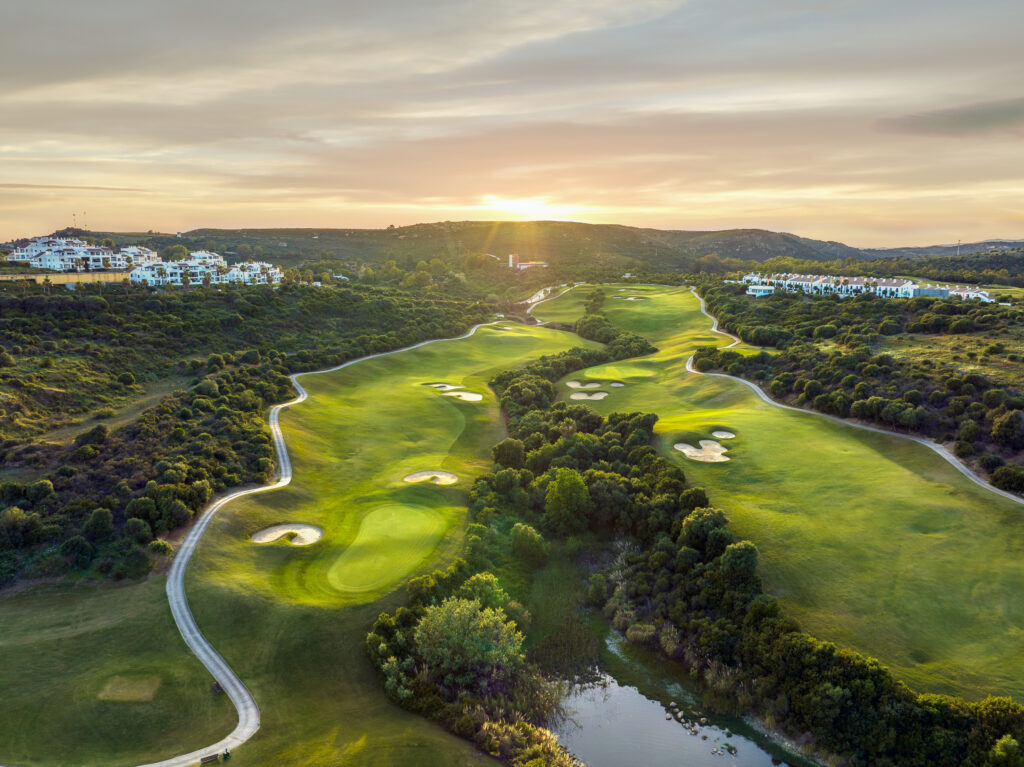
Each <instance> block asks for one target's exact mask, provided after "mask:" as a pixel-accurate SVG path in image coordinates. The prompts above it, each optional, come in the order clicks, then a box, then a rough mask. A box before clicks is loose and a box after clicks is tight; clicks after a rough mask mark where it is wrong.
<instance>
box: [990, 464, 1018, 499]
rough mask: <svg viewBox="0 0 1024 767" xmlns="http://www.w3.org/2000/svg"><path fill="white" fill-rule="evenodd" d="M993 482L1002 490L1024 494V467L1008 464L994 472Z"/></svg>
mask: <svg viewBox="0 0 1024 767" xmlns="http://www.w3.org/2000/svg"><path fill="white" fill-rule="evenodd" d="M991 482H992V484H993V485H995V486H996V487H998V488H999V489H1000V490H1009V491H1010V492H1011V493H1020V492H1024V466H1017V465H1015V464H1006V465H1005V466H1000V467H999V468H998V469H996V470H995V471H993V472H992V478H991Z"/></svg>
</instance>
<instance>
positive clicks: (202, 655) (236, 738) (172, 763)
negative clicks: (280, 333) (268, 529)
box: [140, 323, 494, 767]
mask: <svg viewBox="0 0 1024 767" xmlns="http://www.w3.org/2000/svg"><path fill="white" fill-rule="evenodd" d="M488 324H494V323H481V324H479V325H474V326H473V327H472V328H470V330H469V331H468V332H467V333H464V334H463V335H461V336H456V337H455V338H432V339H430V340H428V341H421V342H420V343H418V344H413V345H412V346H406V347H404V348H402V349H394V350H393V351H389V352H380V353H378V354H370V355H367V356H366V357H359V358H358V359H354V360H349V361H348V362H344V363H342V364H341V365H336V366H334V367H331V368H325V369H324V370H311V371H308V372H305V373H294V374H293V375H292V376H291V380H292V386H293V387H294V388H295V391H296V392H297V393H298V396H297V397H296V398H295V399H293V400H290V401H288V402H284V403H282V404H280V405H274V406H273V407H272V408H271V409H270V432H271V434H272V436H273V438H274V447H275V449H276V450H277V462H278V466H279V467H280V478H279V479H278V480H277V482H275V483H274V484H272V485H262V486H260V487H255V488H249V489H246V490H237V491H235V492H233V493H230V494H228V495H226V496H224V497H223V498H220V499H219V500H216V501H214V502H213V503H211V504H210V505H209V506H208V507H207V508H206V509H204V510H203V511H202V512H201V513H200V514H199V516H198V517H197V518H196V521H195V523H194V524H193V525H192V527H191V528H190V529H189V531H188V534H187V535H186V536H185V540H184V541H182V544H181V546H180V547H179V548H178V551H177V552H176V554H175V557H174V562H173V563H172V564H171V569H170V571H169V572H168V574H167V601H168V602H169V603H170V606H171V614H172V615H173V616H174V622H175V624H177V626H178V631H180V632H181V636H182V639H184V640H185V644H186V645H188V648H189V649H190V650H191V651H192V652H193V653H194V654H195V656H196V657H197V658H198V659H199V661H200V662H201V663H202V664H203V665H204V666H206V668H207V670H208V671H209V672H210V673H211V674H212V675H213V678H214V679H215V680H216V681H217V683H218V684H220V686H221V687H222V688H223V689H224V692H226V693H227V695H228V697H229V698H230V699H231V703H232V705H234V707H235V710H236V711H237V712H238V724H237V725H235V729H234V730H232V731H231V733H230V734H229V735H227V736H226V737H224V738H222V739H221V740H219V741H217V742H216V743H213V744H211V745H209V746H206V747H205V748H200V749H196V750H195V751H191V752H189V753H187V754H181V755H180V756H174V757H171V758H170V759H164V760H163V761H160V762H149V763H147V764H145V765H140V767H194V765H196V764H198V763H199V760H200V759H201V758H202V757H204V756H210V755H213V754H220V753H223V752H224V751H225V750H229V751H230V750H231V749H234V748H237V747H238V746H240V745H242V744H243V743H245V742H246V741H247V740H249V738H251V737H252V736H253V735H255V734H256V731H257V730H259V728H260V709H259V706H258V705H257V704H256V699H255V698H254V697H253V696H252V693H251V692H249V689H248V688H247V687H246V686H245V683H244V682H242V680H241V679H239V678H238V674H236V673H235V672H234V671H233V670H232V668H231V666H229V665H228V664H227V662H226V661H225V660H224V658H222V657H221V655H220V653H218V652H217V650H216V649H215V648H214V647H213V645H212V644H210V641H209V640H208V639H207V638H206V637H205V636H204V635H203V632H202V631H200V629H199V626H198V625H197V624H196V619H195V617H194V616H193V615H192V610H191V609H190V608H189V606H188V598H187V597H186V596H185V569H186V568H187V567H188V563H189V560H190V559H191V558H192V554H193V553H195V550H196V546H197V545H198V544H199V540H200V539H201V538H202V537H203V533H204V532H206V528H207V527H208V526H209V524H210V520H212V519H213V516H214V515H215V514H216V513H217V512H218V511H219V510H220V509H221V508H223V507H224V506H226V505H227V504H228V503H230V502H231V501H234V500H236V499H238V498H241V497H242V496H246V495H253V494H255V493H267V492H270V491H271V490H277V489H278V488H281V487H284V486H285V485H287V484H288V483H289V482H291V481H292V463H291V460H290V459H289V457H288V448H287V446H286V445H285V441H284V434H283V433H282V432H281V425H280V415H281V411H282V410H284V409H285V408H287V407H290V406H291V405H298V404H299V403H300V402H303V401H304V400H305V399H306V397H307V396H308V395H307V394H306V390H305V389H303V388H302V385H301V384H300V383H299V378H300V377H301V376H307V375H318V374H320V373H333V372H334V371H336V370H341V369H342V368H347V367H349V366H350V365H355V364H357V363H359V362H365V361H366V360H372V359H376V358H378V357H387V356H390V355H392V354H401V353H402V352H407V351H411V350H413V349H419V348H420V347H421V346H426V345H427V344H433V343H440V342H443V341H461V340H462V339H464V338H469V337H470V336H472V335H473V334H474V333H476V331H477V330H479V329H480V328H482V327H484V326H485V325H488Z"/></svg>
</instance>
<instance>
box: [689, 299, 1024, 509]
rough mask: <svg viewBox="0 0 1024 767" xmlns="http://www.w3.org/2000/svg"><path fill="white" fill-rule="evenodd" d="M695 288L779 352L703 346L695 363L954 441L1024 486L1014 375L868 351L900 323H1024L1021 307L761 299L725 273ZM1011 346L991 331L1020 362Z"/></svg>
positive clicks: (736, 326) (931, 326) (957, 326)
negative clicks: (722, 279)
mask: <svg viewBox="0 0 1024 767" xmlns="http://www.w3.org/2000/svg"><path fill="white" fill-rule="evenodd" d="M699 290H700V292H701V293H702V294H703V296H704V298H705V300H706V301H707V306H708V309H709V311H710V312H711V313H712V314H714V315H715V316H716V317H717V318H718V320H719V323H720V324H721V327H722V328H723V329H725V330H727V331H729V332H731V333H735V334H736V335H738V336H739V337H740V338H742V339H743V340H744V341H746V342H747V343H751V344H755V345H758V346H772V347H775V348H776V349H778V352H777V353H769V352H767V351H762V352H760V353H758V354H754V355H744V354H741V353H739V352H737V351H735V350H732V349H718V348H715V347H703V348H700V349H698V350H697V352H696V353H695V355H694V366H695V367H696V368H697V369H698V370H701V371H708V370H722V371H724V372H727V373H729V374H730V375H735V376H741V377H744V378H748V379H750V380H752V381H755V382H758V383H760V384H761V385H763V386H764V388H765V389H766V390H767V391H768V392H769V393H770V394H771V395H772V396H773V397H775V398H777V399H779V400H781V401H784V402H790V403H792V404H794V405H796V406H797V407H809V408H813V409H815V410H818V411H820V412H823V413H829V414H831V415H836V416H839V417H840V418H855V419H858V420H862V421H866V422H869V423H874V424H878V425H880V426H883V427H885V428H889V429H894V430H898V431H904V432H908V433H912V434H918V435H921V436H925V437H930V438H932V439H935V440H937V441H939V442H944V443H948V444H950V445H951V447H952V449H953V451H954V452H955V453H956V455H957V456H958V457H960V458H961V459H963V460H966V461H969V462H971V463H972V465H973V466H975V467H976V468H977V469H979V470H981V471H983V472H986V473H987V474H988V476H989V479H990V481H991V482H992V484H993V485H995V486H996V487H999V488H1001V489H1004V490H1010V491H1014V492H1022V491H1024V467H1022V466H1021V458H1022V451H1024V395H1022V393H1021V391H1020V389H1019V388H1018V387H1017V386H1016V385H1014V383H1013V382H1007V381H1000V380H998V379H995V378H993V377H991V376H987V375H984V374H982V373H979V372H964V371H963V370H961V369H959V368H958V367H956V366H954V365H953V364H950V363H948V362H946V361H943V360H941V359H932V358H928V359H923V360H920V361H915V360H912V359H903V358H900V357H896V356H894V355H892V354H887V353H884V352H883V353H876V352H875V351H873V350H872V345H874V344H876V343H877V342H878V340H879V339H881V338H882V337H885V336H892V335H896V334H899V333H928V334H947V335H957V334H962V333H969V332H972V331H975V330H982V331H985V332H986V333H989V334H991V333H998V332H1003V331H1006V330H1011V329H1012V330H1017V329H1020V328H1021V327H1024V311H1021V309H1020V308H1018V307H1003V306H996V305H993V304H979V303H976V302H965V301H959V300H945V299H934V298H923V297H922V298H913V299H879V298H876V297H874V296H870V295H864V296H858V297H856V298H846V299H843V298H839V297H836V296H800V295H794V294H785V293H781V294H778V295H773V296H770V297H767V298H758V299H754V298H751V297H749V296H745V295H742V294H741V291H742V287H740V286H736V285H729V284H724V283H704V284H703V285H702V286H701V287H700V289H699ZM822 342H825V345H824V346H823V344H822ZM1012 349H1013V347H1012V346H1007V345H1006V344H1003V343H1000V342H996V343H993V344H990V345H989V346H987V347H986V348H985V354H986V355H987V356H990V357H992V358H999V357H1003V358H1005V359H1007V360H1011V361H1017V362H1019V361H1021V358H1020V354H1019V353H1018V351H1019V350H1018V351H1013V350H1012Z"/></svg>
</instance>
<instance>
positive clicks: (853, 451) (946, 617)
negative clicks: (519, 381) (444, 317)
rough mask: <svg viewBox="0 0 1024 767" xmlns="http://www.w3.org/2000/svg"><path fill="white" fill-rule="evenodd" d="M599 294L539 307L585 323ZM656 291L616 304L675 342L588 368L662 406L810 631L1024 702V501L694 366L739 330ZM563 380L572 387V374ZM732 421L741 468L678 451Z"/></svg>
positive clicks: (884, 439)
mask: <svg viewBox="0 0 1024 767" xmlns="http://www.w3.org/2000/svg"><path fill="white" fill-rule="evenodd" d="M619 287H621V286H614V285H612V286H605V287H604V290H605V292H606V293H607V294H608V295H609V296H611V295H614V294H615V291H616V290H617V289H618V288H619ZM630 291H631V294H635V293H636V292H637V289H636V288H633V287H630ZM586 292H587V289H586V288H577V289H576V291H574V293H578V295H572V294H570V296H566V298H564V299H562V298H558V299H555V300H554V301H552V302H550V303H547V304H542V305H541V306H538V307H537V309H536V310H535V313H536V314H537V316H538V317H539V318H540V319H542V320H544V319H549V318H550V317H552V316H558V317H560V318H561V319H562V321H571V317H572V311H573V310H574V307H578V308H579V309H580V310H581V309H582V300H583V299H585V297H586ZM646 295H648V296H649V297H650V300H649V301H636V302H626V301H613V300H607V301H606V302H605V313H606V315H607V316H608V318H609V320H610V321H612V322H613V323H615V324H616V325H619V326H620V327H624V328H626V329H628V330H633V331H635V332H638V333H641V334H643V335H645V336H647V337H648V338H650V340H651V341H652V342H653V343H654V344H655V345H657V346H658V347H659V348H660V349H661V351H660V352H659V353H657V354H655V355H651V356H650V357H645V358H642V359H639V360H629V361H628V362H626V363H624V364H622V363H619V364H613V365H605V366H600V367H596V368H591V369H589V370H586V371H581V372H579V373H576V374H573V376H572V378H574V379H576V380H579V381H587V380H589V381H606V380H619V381H623V382H625V383H626V386H625V387H623V388H620V389H610V394H609V396H608V397H607V398H606V399H604V400H602V401H600V402H594V403H590V405H591V407H593V408H594V409H595V410H598V411H599V412H601V413H603V414H607V413H610V412H615V411H633V410H643V411H647V412H654V413H658V414H659V415H660V416H661V420H660V421H659V423H658V425H657V427H656V431H657V436H658V440H659V449H660V450H661V452H662V454H663V455H665V456H672V457H673V460H676V461H678V462H679V463H680V464H681V465H682V466H683V469H684V471H685V472H686V474H687V477H688V479H690V480H691V481H694V482H696V483H698V484H701V485H704V486H705V487H707V488H708V492H709V495H710V496H711V499H712V502H713V503H714V504H715V505H716V506H719V507H721V508H722V509H724V510H725V511H726V512H727V514H728V515H729V518H730V520H731V522H732V526H733V529H734V530H735V531H736V532H737V533H738V534H739V535H742V536H744V537H747V538H750V539H751V540H753V541H754V543H756V544H757V546H758V549H759V550H760V552H761V574H762V577H763V578H764V580H765V585H766V586H767V589H768V590H769V591H770V592H771V593H773V594H775V595H776V596H778V597H779V598H780V600H781V601H782V603H783V604H784V606H785V608H786V609H787V610H788V612H789V613H790V614H791V615H793V616H795V617H796V618H797V619H798V620H799V621H800V623H801V625H802V626H803V628H804V629H805V630H807V631H809V632H810V633H811V634H813V635H815V636H818V637H820V638H822V639H827V640H832V641H834V642H836V643H838V644H839V645H841V646H846V647H851V648H853V649H856V650H858V651H859V652H861V653H863V654H865V655H870V656H873V657H877V658H879V659H880V660H881V662H882V663H884V664H885V665H888V666H889V667H891V668H892V669H893V670H894V671H895V673H896V674H897V676H898V677H900V678H902V679H903V680H905V681H906V682H907V683H908V684H910V685H911V686H912V687H914V688H915V689H918V690H921V691H926V692H941V693H954V694H958V695H962V696H964V697H967V698H970V699H978V698H981V697H984V696H985V695H987V694H989V693H992V694H1010V695H1013V696H1014V697H1015V698H1017V699H1021V698H1024V678H1022V677H1021V674H1020V669H1021V668H1022V664H1024V644H1022V643H1021V635H1022V631H1024V600H1021V599H1020V596H1019V595H1020V594H1021V593H1022V589H1024V556H1022V554H1024V526H1022V524H1021V523H1022V521H1024V507H1022V506H1021V505H1019V504H1016V503H1013V502H1012V501H1008V500H1006V499H1003V498H1001V497H999V496H997V495H995V494H994V493H991V492H989V491H987V490H985V489H984V488H982V487H979V486H977V485H975V484H973V483H971V482H970V481H969V480H967V479H966V478H965V477H963V476H962V475H961V474H959V473H958V472H957V471H956V469H954V468H953V467H952V466H950V465H949V464H947V463H946V462H944V461H943V460H941V459H940V458H939V457H938V456H936V455H934V454H933V453H932V452H931V451H929V450H928V449H927V448H925V447H923V446H920V445H917V444H914V443H912V442H909V441H907V440H903V439H899V438H897V437H890V436H887V435H881V434H871V433H868V432H863V431H860V430H857V429H854V428H852V427H849V426H845V425H843V424H837V423H834V422H830V421H828V420H826V419H824V418H821V417H819V416H815V415H812V414H809V413H808V414H801V413H793V412H789V411H784V410H781V409H778V408H775V407H773V406H771V405H768V404H767V403H764V402H762V401H761V400H760V399H758V398H757V396H756V395H755V394H754V393H753V392H752V391H751V390H750V389H748V388H747V387H746V386H745V385H743V384H742V383H739V382H738V381H734V380H731V379H727V378H720V377H711V376H700V375H694V374H689V373H687V372H686V370H685V362H686V359H687V357H688V356H689V355H690V353H691V352H692V351H693V349H694V348H696V347H697V346H699V345H702V344H708V343H713V344H715V345H722V344H724V343H727V342H728V339H726V338H725V337H724V336H721V335H717V334H711V333H710V332H709V328H710V320H708V319H707V318H706V317H704V316H703V315H702V314H701V313H700V311H699V304H698V301H697V299H696V298H695V297H694V296H693V295H692V294H690V293H689V291H687V290H683V289H678V288H650V289H648V290H647V293H646ZM563 302H564V304H563ZM570 302H572V304H571V305H570ZM549 313H550V316H549ZM736 348H737V350H738V351H741V352H744V351H747V350H748V348H745V347H742V346H739V347H736ZM559 391H560V393H562V396H563V397H568V394H569V392H570V391H571V390H570V389H568V388H567V387H566V386H565V385H564V382H561V383H560V384H559ZM716 429H724V430H727V431H731V432H734V433H735V434H736V438H735V439H730V440H729V442H728V447H729V456H730V458H731V460H730V461H729V462H728V463H719V464H698V463H694V462H691V461H687V460H686V459H685V458H683V457H682V456H680V455H679V454H678V453H675V451H673V450H672V445H673V444H674V443H676V442H690V443H691V444H696V441H697V440H699V439H702V438H706V437H707V435H709V434H710V433H711V432H712V431H714V430H716Z"/></svg>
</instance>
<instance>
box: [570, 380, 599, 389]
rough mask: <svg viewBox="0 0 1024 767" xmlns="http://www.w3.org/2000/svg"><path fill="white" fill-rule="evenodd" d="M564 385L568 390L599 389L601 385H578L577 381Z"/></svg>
mask: <svg viewBox="0 0 1024 767" xmlns="http://www.w3.org/2000/svg"><path fill="white" fill-rule="evenodd" d="M565 385H566V386H568V387H569V388H570V389H600V388H601V384H599V383H593V382H591V383H580V382H579V381H566V382H565Z"/></svg>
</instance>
